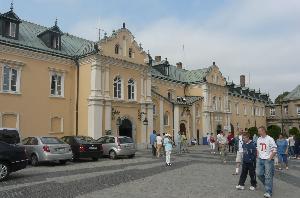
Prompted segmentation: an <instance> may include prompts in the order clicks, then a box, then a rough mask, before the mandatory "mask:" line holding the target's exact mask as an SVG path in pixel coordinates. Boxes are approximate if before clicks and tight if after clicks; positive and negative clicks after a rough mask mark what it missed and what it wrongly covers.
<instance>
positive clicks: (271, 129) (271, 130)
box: [267, 125, 281, 140]
mask: <svg viewBox="0 0 300 198" xmlns="http://www.w3.org/2000/svg"><path fill="white" fill-rule="evenodd" d="M280 133H281V128H280V127H279V126H277V125H271V126H268V132H267V134H268V135H269V136H271V137H272V138H274V139H275V140H277V139H278V137H279V135H280Z"/></svg>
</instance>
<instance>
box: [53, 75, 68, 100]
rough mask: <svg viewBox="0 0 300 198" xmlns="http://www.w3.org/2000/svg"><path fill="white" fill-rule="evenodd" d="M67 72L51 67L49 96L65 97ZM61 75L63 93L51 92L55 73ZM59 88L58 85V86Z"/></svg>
mask: <svg viewBox="0 0 300 198" xmlns="http://www.w3.org/2000/svg"><path fill="white" fill-rule="evenodd" d="M65 73H66V72H64V71H61V70H54V69H51V70H50V71H49V84H50V85H49V93H50V94H49V97H50V98H64V97H65ZM55 74H56V75H60V76H61V95H55V94H51V83H52V76H53V75H55ZM56 88H57V87H56Z"/></svg>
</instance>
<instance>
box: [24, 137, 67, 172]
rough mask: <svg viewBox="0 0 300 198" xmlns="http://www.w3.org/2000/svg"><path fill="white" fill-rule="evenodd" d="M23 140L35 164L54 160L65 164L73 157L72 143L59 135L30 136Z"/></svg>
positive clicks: (29, 156) (31, 160)
mask: <svg viewBox="0 0 300 198" xmlns="http://www.w3.org/2000/svg"><path fill="white" fill-rule="evenodd" d="M22 142H23V145H24V146H25V148H26V154H27V156H28V158H29V160H30V162H31V165H33V166H37V165H38V164H39V163H40V162H53V161H58V162H59V163H60V164H65V163H66V162H67V161H69V160H71V159H72V151H71V147H70V145H68V144H66V143H65V142H63V141H61V140H60V139H59V138H57V137H37V136H36V137H28V138H25V139H24V140H23V141H22Z"/></svg>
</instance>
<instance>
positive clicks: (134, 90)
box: [121, 78, 137, 101]
mask: <svg viewBox="0 0 300 198" xmlns="http://www.w3.org/2000/svg"><path fill="white" fill-rule="evenodd" d="M129 80H133V83H134V86H133V92H134V93H133V99H129V95H128V96H127V98H128V100H129V101H136V100H137V99H136V98H137V84H136V81H135V80H134V79H133V78H129V79H128V81H127V94H128V85H129V83H128V82H129ZM121 87H122V82H121ZM121 96H122V93H121Z"/></svg>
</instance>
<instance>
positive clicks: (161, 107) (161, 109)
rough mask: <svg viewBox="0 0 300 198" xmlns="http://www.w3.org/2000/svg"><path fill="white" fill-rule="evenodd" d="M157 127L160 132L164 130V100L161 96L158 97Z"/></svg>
mask: <svg viewBox="0 0 300 198" xmlns="http://www.w3.org/2000/svg"><path fill="white" fill-rule="evenodd" d="M159 129H160V132H161V133H165V131H164V101H163V99H162V98H160V99H159Z"/></svg>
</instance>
